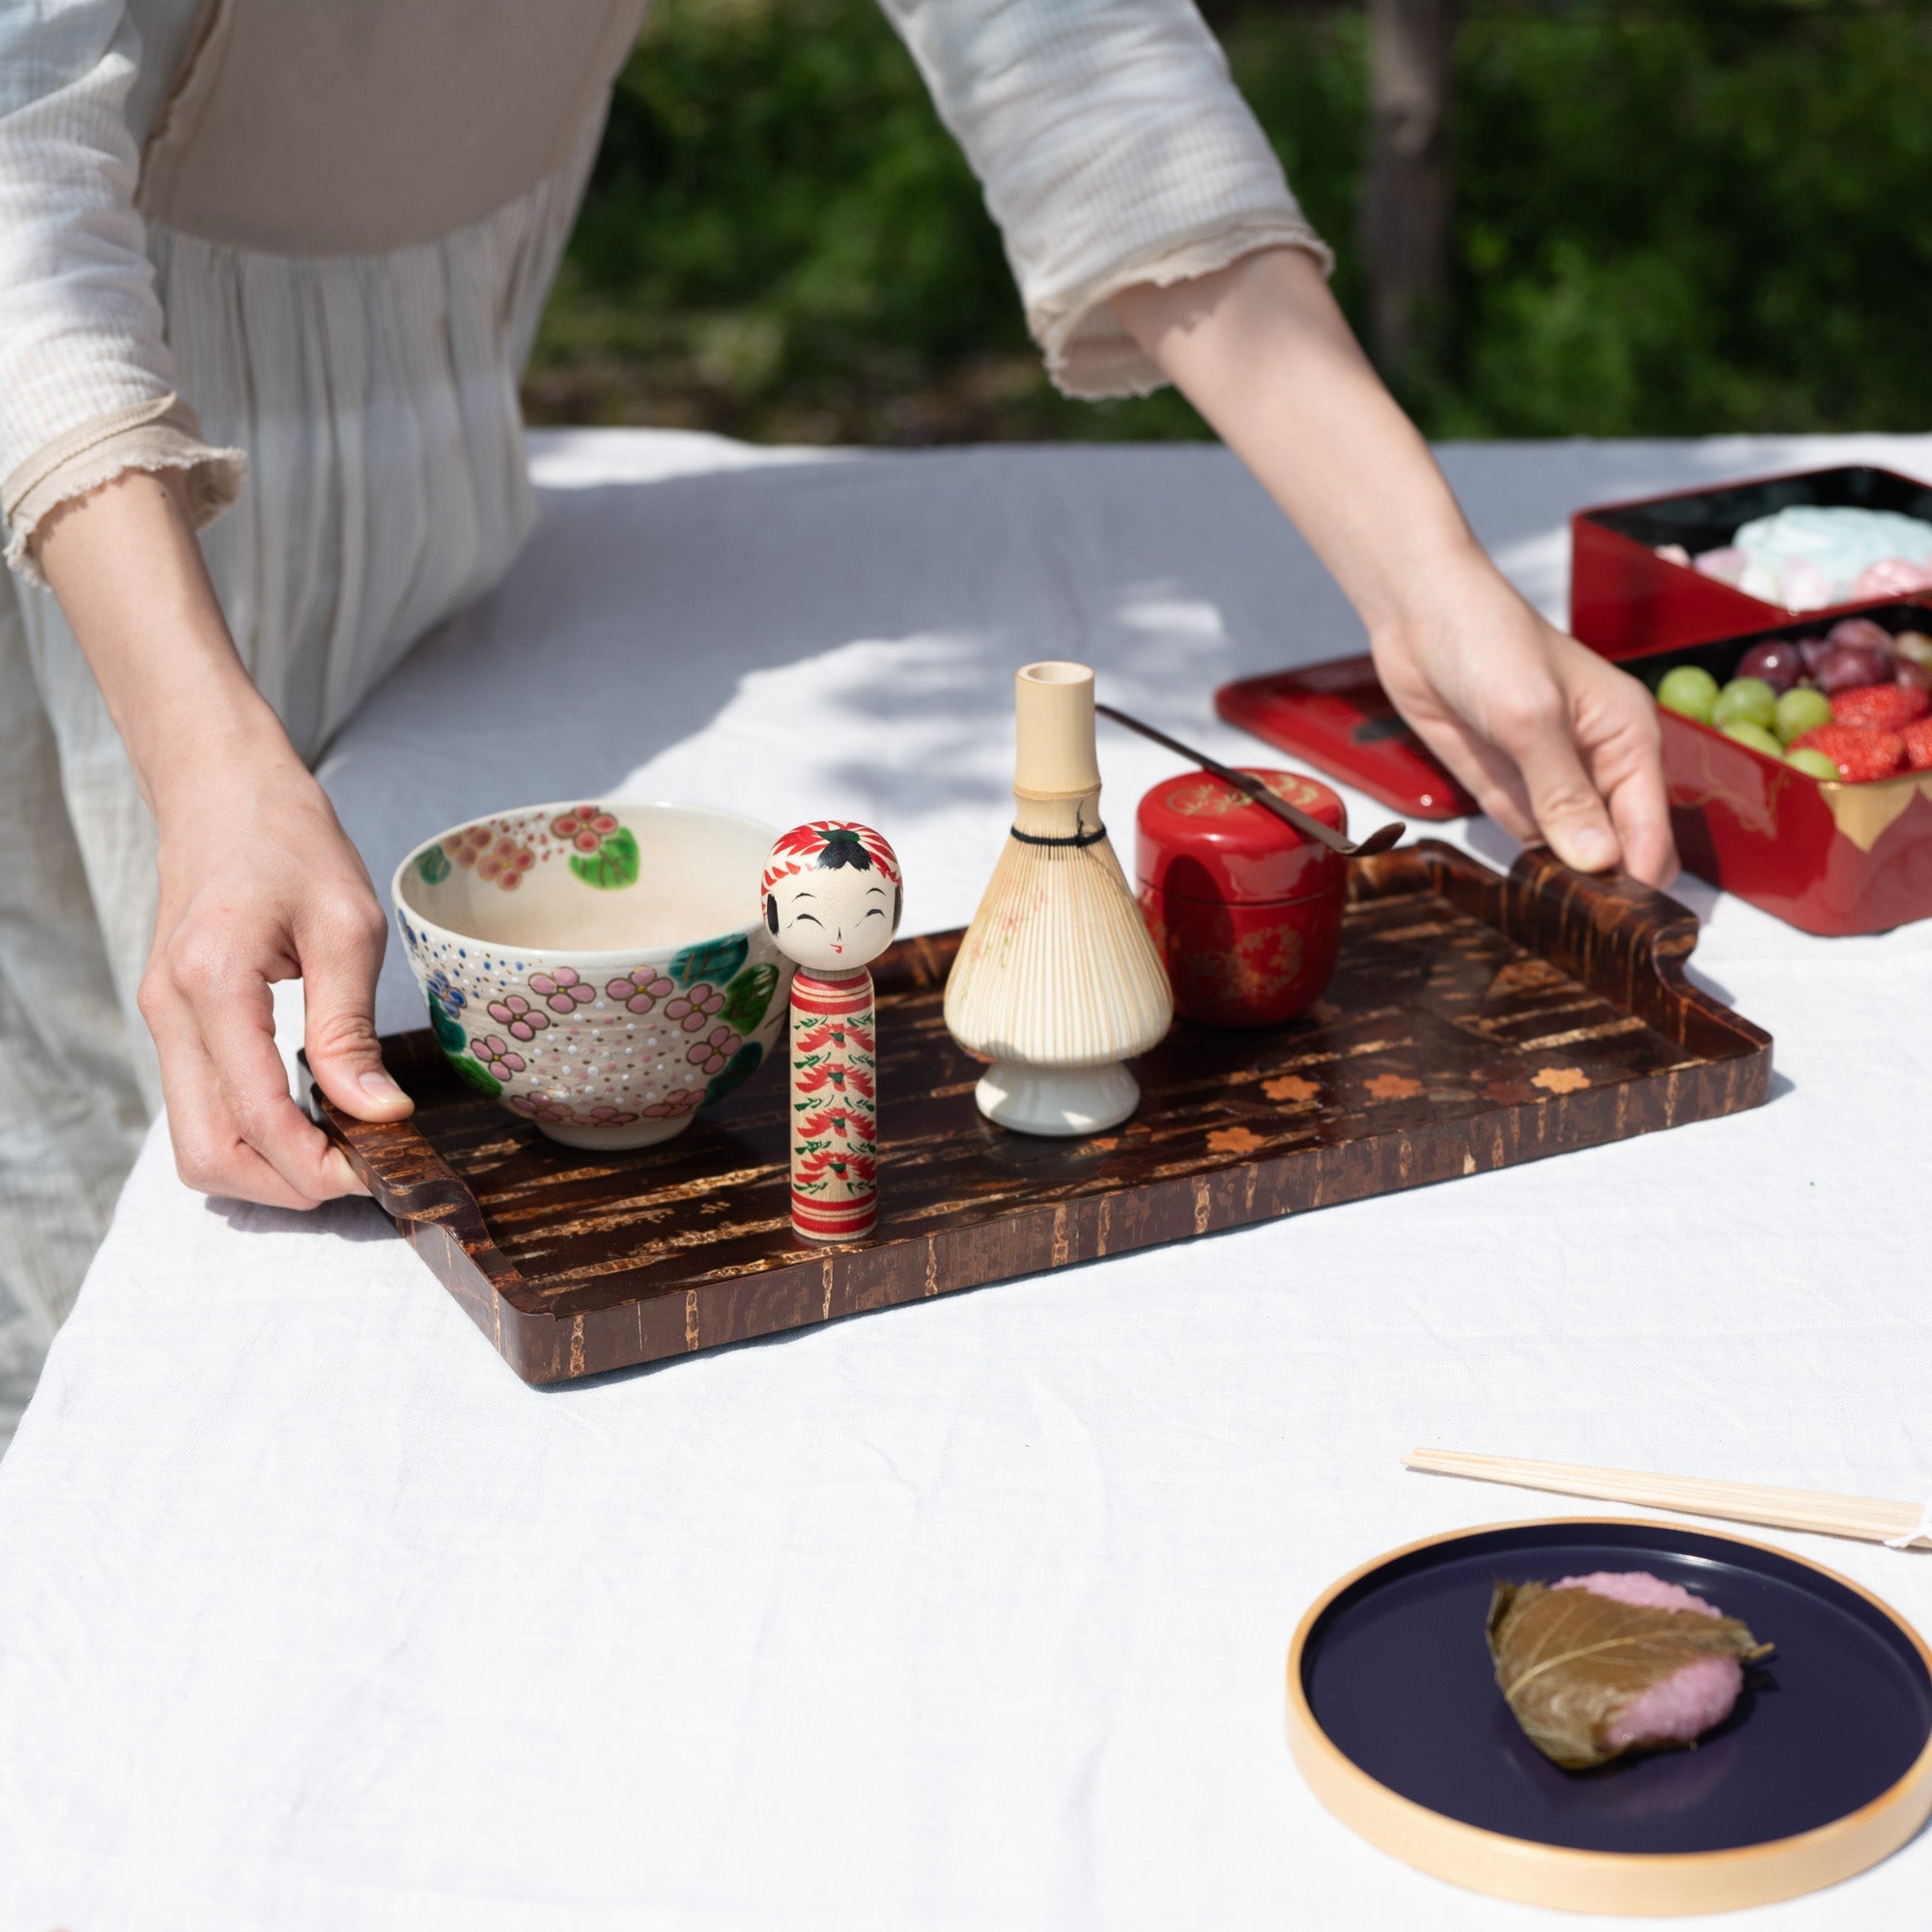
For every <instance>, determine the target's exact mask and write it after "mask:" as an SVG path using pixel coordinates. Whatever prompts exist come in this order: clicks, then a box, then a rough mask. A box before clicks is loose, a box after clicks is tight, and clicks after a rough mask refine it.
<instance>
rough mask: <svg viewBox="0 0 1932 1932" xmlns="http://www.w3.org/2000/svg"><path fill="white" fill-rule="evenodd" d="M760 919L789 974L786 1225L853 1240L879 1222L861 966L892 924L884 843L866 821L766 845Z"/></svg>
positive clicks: (889, 856)
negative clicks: (790, 965) (790, 962)
mask: <svg viewBox="0 0 1932 1932" xmlns="http://www.w3.org/2000/svg"><path fill="white" fill-rule="evenodd" d="M762 891H763V895H764V901H765V923H766V925H768V926H769V927H770V928H771V931H772V936H773V937H774V938H775V939H776V940H777V941H778V944H779V951H780V952H782V953H784V954H785V956H786V957H787V958H790V959H794V960H796V961H797V962H798V971H797V973H795V974H794V975H793V976H792V982H791V1224H792V1227H793V1228H794V1229H795V1230H796V1231H797V1232H798V1233H799V1234H800V1235H801V1236H803V1237H804V1238H805V1239H806V1240H808V1241H858V1240H864V1239H865V1237H866V1236H867V1235H869V1234H870V1233H871V1232H872V1229H873V1227H874V1226H875V1225H876V1223H877V1221H878V1218H879V1179H878V1153H879V1149H878V1140H879V1090H878V1080H879V1052H878V1028H877V1022H876V1017H875V1009H874V1007H873V1001H872V976H871V974H870V973H869V972H867V970H866V969H867V967H868V966H869V965H870V964H871V963H872V961H873V960H874V959H876V958H877V957H878V956H879V954H880V953H882V952H884V951H885V950H886V948H887V947H888V946H890V945H891V944H892V942H893V936H894V934H895V933H896V932H897V931H898V929H899V914H900V913H901V912H902V911H903V910H904V900H905V894H904V891H903V888H902V885H901V882H900V878H899V862H898V860H897V859H896V858H895V856H894V853H893V848H892V847H891V846H890V845H888V844H887V843H886V841H885V840H884V839H883V838H880V837H879V835H878V834H877V833H876V832H874V831H873V830H872V829H871V827H870V826H869V825H847V824H842V823H840V822H838V820H836V819H829V818H824V819H818V820H816V821H815V822H813V823H812V824H810V825H796V826H794V827H793V828H792V829H791V830H790V831H789V832H787V833H786V834H785V835H784V836H783V837H782V838H781V839H780V840H779V841H778V843H777V844H776V845H774V846H773V847H772V850H771V856H770V857H769V858H768V859H767V860H766V861H765V872H764V879H763V882H762Z"/></svg>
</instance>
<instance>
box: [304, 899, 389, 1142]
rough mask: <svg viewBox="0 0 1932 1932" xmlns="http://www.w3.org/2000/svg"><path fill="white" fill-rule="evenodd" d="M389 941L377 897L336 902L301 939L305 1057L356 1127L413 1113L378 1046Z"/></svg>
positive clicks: (312, 921) (320, 913)
mask: <svg viewBox="0 0 1932 1932" xmlns="http://www.w3.org/2000/svg"><path fill="white" fill-rule="evenodd" d="M386 936H387V923H386V922H385V921H384V918H383V914H382V910H381V908H380V907H379V906H378V905H377V903H376V899H375V895H374V894H373V893H369V894H364V895H361V897H360V898H359V899H358V898H355V897H345V898H341V899H337V900H336V901H334V902H333V903H331V904H330V905H329V906H328V907H327V908H326V909H322V910H319V911H317V912H316V913H314V914H312V915H311V916H310V917H309V919H308V920H307V921H306V922H305V923H304V924H303V926H302V928H301V930H300V932H299V933H298V939H299V942H300V947H301V969H302V1003H303V1011H304V1015H305V1017H304V1023H303V1029H302V1047H303V1051H304V1052H305V1053H306V1054H307V1056H308V1064H309V1066H310V1068H311V1069H312V1070H313V1072H314V1074H315V1078H316V1084H317V1085H318V1086H319V1087H320V1088H321V1089H322V1091H323V1092H324V1093H325V1094H327V1095H328V1097H329V1099H330V1100H332V1101H333V1102H334V1103H335V1105H336V1106H338V1107H340V1108H341V1109H342V1111H343V1112H344V1113H346V1114H353V1115H354V1116H355V1119H357V1120H358V1121H400V1120H404V1119H406V1118H407V1117H408V1116H409V1115H410V1114H411V1113H412V1112H413V1111H414V1109H415V1102H414V1101H413V1100H412V1099H411V1098H410V1096H409V1095H408V1094H405V1093H404V1092H403V1090H402V1089H401V1088H400V1087H398V1086H397V1085H396V1083H395V1081H394V1080H392V1079H391V1078H390V1077H389V1073H388V1070H387V1068H385V1067H384V1065H383V1051H382V1048H381V1047H380V1046H379V1045H378V1044H377V1042H376V1019H375V1011H376V975H377V973H378V972H379V971H380V970H381V969H382V964H383V945H384V939H385V938H386Z"/></svg>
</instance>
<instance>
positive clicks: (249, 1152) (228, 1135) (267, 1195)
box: [141, 966, 354, 1208]
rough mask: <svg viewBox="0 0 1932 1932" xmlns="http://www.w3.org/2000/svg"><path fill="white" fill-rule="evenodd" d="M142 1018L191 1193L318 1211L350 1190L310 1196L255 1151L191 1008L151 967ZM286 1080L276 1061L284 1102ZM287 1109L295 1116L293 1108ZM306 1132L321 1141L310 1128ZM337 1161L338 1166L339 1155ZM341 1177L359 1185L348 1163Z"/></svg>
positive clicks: (177, 1166) (144, 985)
mask: <svg viewBox="0 0 1932 1932" xmlns="http://www.w3.org/2000/svg"><path fill="white" fill-rule="evenodd" d="M141 1012H142V1016H143V1017H144V1018H145V1019H146V1020H147V1022H148V1026H149V1029H150V1031H151V1032H152V1033H153V1034H154V1036H155V1045H156V1050H157V1051H158V1052H159V1054H160V1057H161V1078H162V1084H163V1086H164V1088H165V1090H166V1094H167V1107H168V1133H169V1136H170V1138H171V1139H172V1140H173V1142H174V1150H175V1171H176V1172H177V1173H178V1174H179V1175H180V1176H181V1178H182V1179H183V1180H185V1182H186V1183H187V1185H188V1186H190V1187H192V1188H194V1189H196V1190H197V1191H198V1192H199V1193H202V1194H215V1195H221V1196H223V1197H225V1198H228V1199H231V1200H237V1201H256V1202H260V1203H261V1204H262V1205H263V1206H264V1207H268V1208H313V1207H314V1206H315V1205H316V1203H317V1202H318V1201H319V1200H327V1199H329V1198H331V1197H332V1196H333V1195H336V1194H341V1193H345V1192H348V1191H350V1190H349V1188H347V1187H345V1186H340V1185H337V1186H332V1187H330V1188H329V1189H328V1190H327V1193H320V1194H319V1193H315V1192H312V1191H310V1190H309V1189H308V1188H305V1187H303V1186H301V1185H299V1184H298V1182H297V1181H296V1180H295V1179H292V1178H290V1177H289V1176H288V1175H286V1174H284V1173H283V1172H282V1171H281V1170H280V1168H279V1167H278V1166H277V1165H276V1164H275V1163H274V1162H272V1161H271V1160H270V1158H269V1156H268V1155H267V1154H265V1153H264V1152H263V1151H262V1150H261V1149H259V1148H257V1147H255V1146H254V1145H252V1144H251V1142H250V1141H249V1139H248V1137H247V1134H246V1131H245V1129H244V1125H243V1122H242V1120H241V1118H240V1116H239V1114H238V1110H237V1108H236V1105H235V1103H234V1100H233V1098H232V1096H231V1094H230V1092H229V1090H228V1087H227V1085H226V1083H225V1082H224V1081H223V1080H222V1079H221V1077H220V1076H219V1074H218V1073H217V1072H216V1070H215V1066H214V1063H213V1060H212V1059H211V1058H210V1056H209V1053H208V1050H207V1048H206V1047H205V1046H204V1044H203V1043H202V1037H201V1029H200V1026H199V1024H198V1023H197V1021H196V1019H195V1016H194V1012H193V1009H192V1008H191V1007H190V1005H189V1003H188V1001H187V999H186V998H185V995H183V994H182V993H181V992H180V990H179V989H178V988H175V987H173V986H170V985H167V984H165V983H164V981H163V979H162V977H161V971H160V969H159V967H158V966H151V967H150V968H149V972H148V976H147V978H146V979H145V980H143V981H142V983H141ZM270 1050H271V1051H272V1046H271V1049H270ZM287 1080H288V1076H287V1074H286V1073H285V1072H284V1071H283V1070H282V1066H281V1058H280V1056H279V1055H276V1057H275V1081H276V1084H277V1085H278V1086H279V1087H281V1089H282V1091H283V1094H284V1096H286V1094H287ZM289 1104H290V1107H291V1110H293V1106H294V1103H293V1102H290V1103H289ZM309 1131H310V1132H311V1133H313V1134H315V1135H316V1137H317V1139H318V1140H320V1139H322V1138H323V1136H322V1135H321V1132H320V1130H319V1129H317V1128H316V1127H314V1126H313V1125H312V1124H311V1125H310V1126H309ZM336 1159H337V1160H338V1161H341V1159H342V1157H341V1155H340V1154H339V1153H337V1154H336ZM342 1170H343V1173H344V1174H347V1175H349V1178H350V1179H351V1180H353V1179H354V1176H353V1173H351V1171H350V1169H349V1165H348V1162H347V1161H342Z"/></svg>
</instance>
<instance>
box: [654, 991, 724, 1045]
mask: <svg viewBox="0 0 1932 1932" xmlns="http://www.w3.org/2000/svg"><path fill="white" fill-rule="evenodd" d="M724 1004H725V995H724V994H723V993H721V992H719V991H718V990H717V988H716V987H714V986H712V985H710V984H709V983H707V982H706V981H705V980H698V982H697V984H696V985H695V986H694V987H692V989H691V990H690V992H688V993H680V994H679V995H678V997H677V998H676V999H674V1000H673V1001H672V1002H671V1003H670V1005H669V1006H668V1007H667V1008H666V1009H665V1018H666V1019H668V1020H675V1021H676V1022H677V1023H678V1025H679V1026H681V1027H682V1028H683V1029H684V1030H685V1032H686V1033H699V1032H701V1031H702V1030H703V1029H704V1028H705V1027H706V1026H707V1025H708V1024H709V1023H710V1020H711V1016H712V1014H713V1013H715V1012H717V1011H718V1010H719V1009H720V1008H722V1007H723V1006H724Z"/></svg>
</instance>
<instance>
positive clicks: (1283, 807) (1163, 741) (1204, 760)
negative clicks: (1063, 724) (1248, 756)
mask: <svg viewBox="0 0 1932 1932" xmlns="http://www.w3.org/2000/svg"><path fill="white" fill-rule="evenodd" d="M1094 710H1095V711H1097V712H1098V713H1099V714H1100V716H1101V717H1102V718H1111V719H1112V720H1113V721H1114V723H1115V724H1116V725H1125V726H1126V727H1127V729H1128V730H1129V731H1138V732H1139V733H1140V734H1141V736H1142V737H1143V738H1151V739H1152V740H1153V741H1154V743H1155V744H1156V745H1165V746H1166V747H1167V749H1168V750H1169V751H1170V752H1178V753H1179V754H1180V755H1181V756H1182V757H1183V758H1192V759H1193V760H1194V762H1195V763H1196V764H1197V765H1199V766H1200V767H1201V769H1202V770H1203V771H1204V772H1212V773H1213V774H1214V776H1215V777H1216V778H1217V779H1222V780H1224V781H1226V782H1227V783H1229V784H1231V785H1233V786H1234V787H1235V788H1236V790H1237V791H1244V792H1246V793H1247V795H1248V796H1249V797H1250V798H1251V799H1253V800H1254V802H1255V803H1256V804H1257V805H1264V806H1266V807H1267V809H1268V810H1270V811H1271V812H1273V813H1274V815H1275V816H1276V817H1277V818H1279V819H1281V820H1283V821H1284V822H1285V823H1286V824H1289V825H1292V826H1293V827H1294V829H1295V830H1296V831H1297V832H1299V833H1300V834H1301V835H1302V836H1303V837H1304V838H1313V839H1314V840H1315V841H1316V843H1317V844H1318V845H1325V846H1327V848H1328V849H1329V851H1331V852H1339V853H1341V855H1342V856H1343V858H1345V859H1371V858H1373V857H1374V856H1375V855H1376V854H1377V853H1378V852H1386V851H1387V850H1388V848H1389V847H1390V846H1391V845H1393V844H1394V843H1395V841H1396V840H1397V839H1398V838H1401V837H1402V835H1403V834H1404V833H1405V832H1406V831H1407V830H1408V827H1407V826H1406V825H1405V824H1404V823H1403V822H1402V820H1401V819H1399V818H1398V819H1396V820H1395V821H1394V822H1393V823H1392V824H1389V825H1384V826H1383V827H1382V828H1381V829H1380V831H1378V832H1371V833H1370V834H1369V836H1368V837H1367V838H1364V839H1363V840H1362V841H1361V843H1360V844H1359V845H1356V844H1351V843H1350V841H1349V840H1348V839H1347V838H1344V837H1343V836H1342V835H1341V833H1339V832H1337V831H1336V830H1335V829H1334V828H1333V827H1332V826H1328V825H1323V824H1322V822H1321V820H1320V819H1319V818H1314V817H1311V816H1310V815H1309V814H1308V813H1307V812H1305V811H1302V810H1299V809H1298V808H1297V807H1295V806H1293V805H1290V804H1289V802H1288V801H1287V800H1286V799H1285V798H1277V797H1276V796H1275V795H1274V793H1273V792H1271V791H1270V790H1269V789H1268V788H1267V786H1266V785H1264V784H1263V782H1262V781H1261V780H1260V779H1254V778H1250V777H1249V776H1248V775H1247V773H1246V772H1237V771H1236V770H1235V769H1234V768H1233V767H1232V766H1230V765H1221V764H1216V763H1215V762H1214V760H1213V759H1212V758H1210V757H1208V756H1207V755H1206V753H1201V752H1197V751H1196V750H1195V749H1194V747H1193V746H1192V745H1183V744H1182V743H1181V742H1180V740H1179V738H1170V737H1169V736H1168V735H1167V733H1166V732H1165V731H1156V730H1155V729H1154V727H1153V726H1152V725H1143V724H1142V723H1141V721H1140V720H1139V719H1138V718H1129V717H1128V716H1127V714H1126V713H1125V712H1124V711H1116V710H1115V709H1114V707H1113V706H1112V705H1111V704H1096V705H1094Z"/></svg>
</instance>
